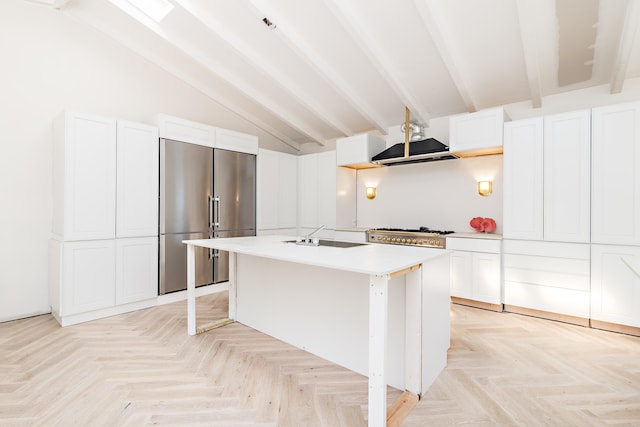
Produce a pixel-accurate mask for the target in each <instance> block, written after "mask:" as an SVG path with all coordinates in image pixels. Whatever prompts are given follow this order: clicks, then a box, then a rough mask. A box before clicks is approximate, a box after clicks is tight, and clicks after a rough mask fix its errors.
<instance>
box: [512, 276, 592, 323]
mask: <svg viewBox="0 0 640 427" xmlns="http://www.w3.org/2000/svg"><path fill="white" fill-rule="evenodd" d="M504 303H505V305H513V306H518V307H524V308H530V309H533V310H542V311H547V312H551V313H558V314H564V315H567V316H575V317H582V318H588V317H589V292H588V291H579V290H575V289H563V288H554V287H549V286H539V285H535V284H530V283H519V282H512V281H508V280H505V282H504Z"/></svg>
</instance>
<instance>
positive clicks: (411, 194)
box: [357, 155, 502, 233]
mask: <svg viewBox="0 0 640 427" xmlns="http://www.w3.org/2000/svg"><path fill="white" fill-rule="evenodd" d="M478 180H491V181H493V194H491V195H490V196H487V197H482V196H480V195H478V191H477V181H478ZM367 186H375V187H377V196H376V198H375V199H373V200H369V199H367V198H366V196H365V189H366V187H367ZM357 193H358V195H357V197H358V200H357V214H358V227H365V228H370V227H398V228H415V227H419V226H426V227H430V228H433V229H440V230H453V231H457V232H473V229H472V228H471V227H470V226H469V221H470V220H471V218H473V217H475V216H482V217H491V218H493V219H495V220H496V223H497V226H498V228H497V230H496V233H501V232H502V155H493V156H483V157H474V158H469V159H455V160H444V161H438V162H427V163H416V164H410V165H402V166H389V167H385V168H377V169H363V170H359V171H358V177H357Z"/></svg>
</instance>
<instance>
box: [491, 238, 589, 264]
mask: <svg viewBox="0 0 640 427" xmlns="http://www.w3.org/2000/svg"><path fill="white" fill-rule="evenodd" d="M502 245H503V246H502V247H503V252H504V253H505V254H519V255H532V256H542V257H557V258H575V259H585V260H588V259H589V245H588V244H583V243H559V242H536V241H531V240H508V239H505V240H503V242H502Z"/></svg>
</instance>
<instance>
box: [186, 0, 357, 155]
mask: <svg viewBox="0 0 640 427" xmlns="http://www.w3.org/2000/svg"><path fill="white" fill-rule="evenodd" d="M174 1H175V3H177V4H179V5H180V6H182V7H183V8H184V10H185V11H187V12H188V13H190V14H191V15H192V16H193V18H194V19H196V20H198V21H200V23H202V24H203V25H204V26H205V27H206V28H207V29H208V30H209V31H211V32H212V33H214V34H216V35H217V36H218V37H220V38H221V39H223V40H224V41H225V42H227V43H228V44H229V46H231V47H232V48H233V49H235V50H236V52H238V53H239V54H240V55H241V56H242V57H244V58H245V59H246V60H247V61H248V62H249V63H251V64H253V66H254V68H255V70H256V71H257V72H259V73H262V74H264V75H266V76H267V77H268V78H269V79H271V81H273V82H274V83H275V84H277V85H278V86H279V87H280V88H281V89H282V90H283V91H284V92H286V93H287V94H288V95H289V96H291V97H292V98H294V99H296V100H297V101H298V102H299V103H300V104H302V105H303V106H304V107H305V108H307V109H308V110H309V111H311V112H312V113H314V114H315V115H316V116H317V117H318V118H320V119H321V120H322V121H324V122H325V123H326V124H328V125H329V126H331V127H333V128H334V129H336V130H338V131H339V132H341V133H342V134H343V135H344V136H346V135H352V134H353V130H352V129H350V128H349V126H347V125H346V124H345V123H344V122H343V121H341V120H340V119H339V118H338V117H336V116H335V114H334V113H332V112H329V111H327V110H326V109H325V108H323V107H322V106H320V104H319V103H318V102H316V101H315V100H314V97H313V96H312V95H310V94H309V93H308V92H307V91H306V90H305V89H304V88H303V87H302V86H300V85H298V84H296V83H295V82H294V81H292V80H291V79H290V78H289V77H288V76H287V75H286V74H284V73H282V72H281V71H280V70H278V69H277V68H276V67H275V66H273V65H272V64H273V61H270V60H269V58H265V57H264V56H263V55H261V54H260V53H259V52H257V51H256V49H254V48H252V47H251V46H249V45H248V44H247V43H246V42H245V41H243V40H242V39H241V38H240V37H238V36H237V34H236V33H235V32H234V31H233V30H232V29H231V28H229V26H228V25H226V24H225V23H224V22H223V21H222V20H220V19H217V18H216V17H215V16H213V15H212V14H211V13H209V12H208V11H207V10H206V8H203V7H198V6H197V4H196V3H195V2H192V1H185V0H174ZM256 22H258V21H256ZM278 31H280V27H278V29H277V30H276V31H274V33H276V32H278ZM318 142H319V143H321V145H324V140H322V141H318Z"/></svg>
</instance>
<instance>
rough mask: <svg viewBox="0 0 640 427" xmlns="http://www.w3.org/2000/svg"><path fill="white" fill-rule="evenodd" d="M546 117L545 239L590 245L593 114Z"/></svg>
mask: <svg viewBox="0 0 640 427" xmlns="http://www.w3.org/2000/svg"><path fill="white" fill-rule="evenodd" d="M590 114H591V113H590V111H589V110H581V111H575V112H570V113H564V114H557V115H554V116H548V117H545V118H544V161H543V163H544V178H543V179H544V240H546V241H555V242H576V243H589V234H590V233H589V232H590V188H591V186H590V176H591V175H590V173H591V172H590V170H591V160H590V159H591V144H590V142H591V130H590V123H591V115H590Z"/></svg>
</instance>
